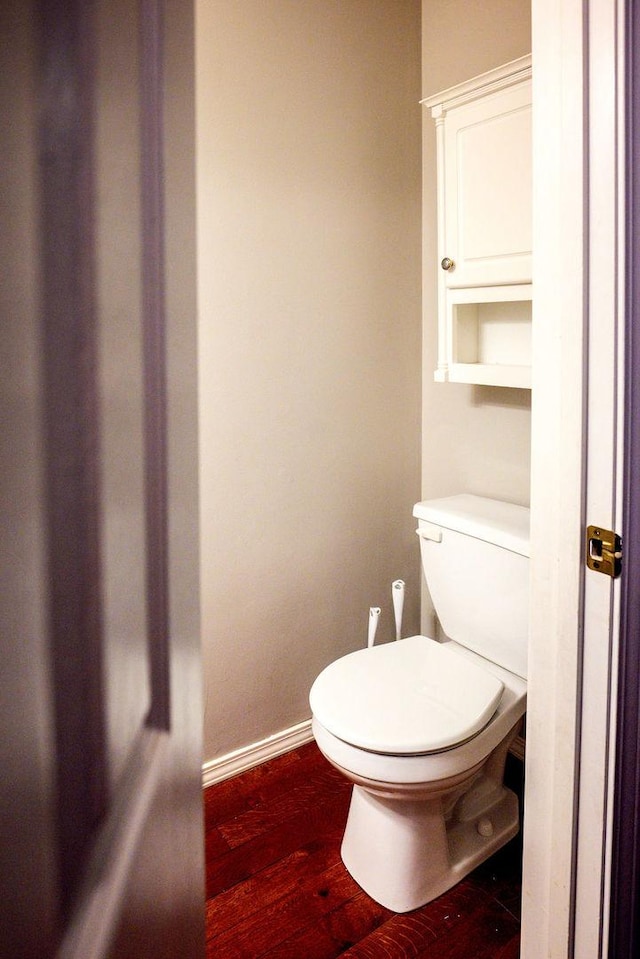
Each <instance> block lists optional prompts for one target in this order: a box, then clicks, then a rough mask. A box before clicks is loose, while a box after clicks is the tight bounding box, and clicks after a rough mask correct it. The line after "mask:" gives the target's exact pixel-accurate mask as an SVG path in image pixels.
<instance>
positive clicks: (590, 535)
mask: <svg viewBox="0 0 640 959" xmlns="http://www.w3.org/2000/svg"><path fill="white" fill-rule="evenodd" d="M587 566H588V567H589V569H594V570H595V571H596V572H597V573H605V574H606V575H607V576H611V578H612V579H615V578H616V576H619V575H620V570H621V569H622V540H621V538H620V537H619V536H618V534H617V533H614V532H613V530H610V529H602V527H601V526H587Z"/></svg>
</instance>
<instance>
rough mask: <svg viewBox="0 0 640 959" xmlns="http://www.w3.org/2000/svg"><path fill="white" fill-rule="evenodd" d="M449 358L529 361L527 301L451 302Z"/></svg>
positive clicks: (492, 362) (458, 360)
mask: <svg viewBox="0 0 640 959" xmlns="http://www.w3.org/2000/svg"><path fill="white" fill-rule="evenodd" d="M452 321H453V323H452V326H453V329H452V354H453V355H452V360H453V362H454V363H482V364H485V365H489V366H503V365H504V366H529V365H530V364H531V300H507V301H502V302H491V303H454V304H452Z"/></svg>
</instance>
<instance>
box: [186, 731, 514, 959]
mask: <svg viewBox="0 0 640 959" xmlns="http://www.w3.org/2000/svg"><path fill="white" fill-rule="evenodd" d="M510 759H511V757H510ZM513 764H514V767H515V768H514V770H513V771H512V777H514V776H515V779H516V783H515V785H516V786H517V785H518V783H517V780H518V778H519V776H520V770H521V765H522V764H521V763H519V762H518V761H517V760H513ZM350 793H351V786H350V785H349V783H347V782H346V781H345V780H344V779H343V777H342V776H341V775H340V774H339V773H338V772H336V770H334V769H333V767H332V766H330V765H329V763H327V762H326V760H325V759H324V757H323V756H322V755H321V754H320V752H319V751H318V749H317V747H316V745H315V744H314V743H310V744H308V745H305V746H302V747H301V748H299V749H296V750H294V751H292V752H290V753H287V754H286V755H285V756H281V757H279V758H277V759H274V760H271V761H270V762H267V763H264V764H263V765H261V766H258V767H256V768H255V769H252V770H250V771H249V772H246V773H243V774H242V775H241V776H237V777H236V778H234V779H229V780H226V781H225V782H222V783H219V784H217V785H215V786H210V787H209V788H207V789H206V790H205V792H204V803H205V826H206V859H207V907H206V908H207V956H208V959H213V957H216V959H259V957H268V959H276V957H277V959H333V957H335V956H343V957H348V959H408V957H411V959H421V957H429V959H517V957H518V955H519V940H520V921H519V917H520V871H521V870H520V862H521V854H520V843H519V840H518V839H515V840H513V841H512V842H511V843H509V844H508V845H507V846H505V847H504V849H502V850H501V851H500V852H498V853H497V854H496V855H495V856H494V857H493V858H492V859H491V860H489V861H488V862H487V863H485V864H484V865H482V866H480V867H479V868H478V869H476V870H475V872H473V873H471V875H470V876H468V877H467V878H466V879H464V880H463V881H462V882H461V883H459V885H458V886H456V887H455V888H454V889H452V890H450V891H449V892H447V893H445V894H444V895H443V896H440V897H439V898H438V899H436V900H435V901H434V902H432V903H429V904H428V905H427V906H423V907H422V908H420V909H416V910H415V911H414V912H410V913H406V914H404V915H395V914H394V913H392V912H390V911H389V910H388V909H384V908H383V907H382V906H379V905H378V904H377V903H375V902H374V901H373V900H372V899H370V898H369V897H368V896H367V895H366V894H365V893H364V892H362V890H361V889H360V888H359V886H358V885H357V884H356V883H355V882H354V881H353V879H352V878H351V876H350V875H349V874H348V873H347V871H346V869H345V868H344V866H343V865H342V861H341V859H340V842H341V839H342V830H343V828H344V823H345V820H346V815H347V809H348V805H349V798H350Z"/></svg>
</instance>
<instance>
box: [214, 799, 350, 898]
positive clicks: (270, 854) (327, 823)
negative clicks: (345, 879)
mask: <svg viewBox="0 0 640 959" xmlns="http://www.w3.org/2000/svg"><path fill="white" fill-rule="evenodd" d="M348 805H349V798H348V795H347V797H342V796H340V797H338V798H337V799H333V800H330V801H328V802H326V803H323V804H322V808H321V809H318V808H316V807H314V808H313V809H302V810H301V811H299V812H298V814H297V815H296V816H295V817H294V818H292V819H291V820H288V821H287V822H284V823H281V824H280V825H278V826H276V827H274V828H273V829H271V830H270V831H268V832H265V833H262V834H260V835H259V836H257V837H256V838H255V839H253V840H250V841H248V842H246V843H244V844H243V845H241V846H239V847H238V848H237V849H232V850H231V851H230V852H229V853H227V854H225V855H223V856H221V857H220V858H219V859H214V860H213V861H210V862H207V870H206V890H207V893H206V895H207V899H210V898H211V897H212V896H215V895H217V894H218V893H221V892H223V891H224V890H225V889H229V888H230V887H231V886H232V885H234V884H235V883H238V882H242V881H243V880H244V879H248V878H249V876H253V875H255V874H256V873H258V872H260V871H261V870H262V869H264V868H265V867H266V866H270V865H272V864H273V863H275V862H278V861H279V860H280V859H283V858H284V857H285V856H288V855H290V854H291V853H292V852H294V851H295V850H296V849H299V848H300V847H301V846H303V845H305V843H307V842H309V841H311V840H314V839H322V838H327V839H328V838H329V837H331V836H333V837H334V839H335V840H336V843H337V842H338V841H339V840H338V835H339V834H340V835H341V831H342V830H343V829H344V822H345V821H346V815H347V810H348Z"/></svg>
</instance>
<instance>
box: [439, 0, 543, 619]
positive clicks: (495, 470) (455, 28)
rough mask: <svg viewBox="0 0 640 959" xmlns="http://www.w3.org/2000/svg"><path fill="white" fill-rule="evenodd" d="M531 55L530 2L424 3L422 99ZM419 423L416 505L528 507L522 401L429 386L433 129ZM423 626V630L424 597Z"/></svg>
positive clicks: (498, 391) (483, 390)
mask: <svg viewBox="0 0 640 959" xmlns="http://www.w3.org/2000/svg"><path fill="white" fill-rule="evenodd" d="M530 51H531V28H530V0H483V2H482V3H477V2H474V0H423V2H422V95H423V97H427V96H430V95H432V94H434V93H437V92H438V91H440V90H444V89H446V88H447V87H450V86H452V85H454V84H456V83H460V82H462V81H463V80H468V79H470V78H471V77H474V76H477V75H478V74H480V73H483V72H485V71H486V70H490V69H491V68H492V67H497V66H499V65H500V64H502V63H507V62H508V61H509V60H514V59H515V58H516V57H519V56H523V55H524V54H526V53H529V52H530ZM423 222H424V233H423V304H424V306H423V309H424V330H423V371H424V379H423V394H422V395H423V402H422V409H423V413H422V415H423V422H422V436H423V441H422V493H423V497H424V498H425V499H427V498H429V497H433V496H443V495H447V494H449V493H454V492H472V493H478V494H480V495H484V496H493V497H496V498H498V499H505V500H508V501H511V502H515V503H522V504H525V505H527V504H528V503H529V473H530V459H531V458H530V436H531V394H530V392H529V391H527V390H516V389H504V388H494V387H481V386H467V385H466V384H462V383H435V382H434V380H433V371H434V370H435V369H436V366H437V271H438V250H437V243H436V155H435V125H434V124H433V122H432V121H431V118H430V116H429V113H428V111H427V110H425V117H424V132H423ZM423 626H424V628H425V629H427V630H429V629H431V628H432V614H431V608H430V604H429V601H428V597H427V596H425V597H424V603H423Z"/></svg>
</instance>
